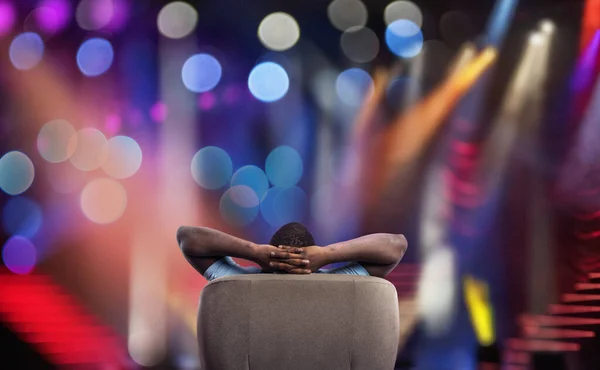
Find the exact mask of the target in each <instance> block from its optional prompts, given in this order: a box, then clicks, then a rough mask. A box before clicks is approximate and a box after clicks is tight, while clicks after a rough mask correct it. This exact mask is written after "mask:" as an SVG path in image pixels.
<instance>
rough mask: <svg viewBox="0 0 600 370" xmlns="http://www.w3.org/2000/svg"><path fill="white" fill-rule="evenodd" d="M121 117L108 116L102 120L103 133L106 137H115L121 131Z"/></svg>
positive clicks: (115, 115) (116, 115)
mask: <svg viewBox="0 0 600 370" xmlns="http://www.w3.org/2000/svg"><path fill="white" fill-rule="evenodd" d="M121 124H122V122H121V116H119V115H118V114H114V113H113V114H109V115H108V116H106V119H105V120H104V132H106V133H107V134H108V135H116V134H117V133H118V132H119V131H121Z"/></svg>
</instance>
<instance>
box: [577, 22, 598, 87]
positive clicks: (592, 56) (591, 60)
mask: <svg viewBox="0 0 600 370" xmlns="http://www.w3.org/2000/svg"><path fill="white" fill-rule="evenodd" d="M599 53H600V30H598V31H596V33H595V34H594V38H593V39H592V41H591V42H590V44H589V45H588V47H587V48H586V49H585V51H584V52H583V54H582V55H581V56H580V58H579V61H578V65H577V70H576V71H575V75H574V76H573V80H572V84H573V89H574V90H576V91H579V90H584V89H586V88H588V87H590V86H591V84H592V83H593V81H594V79H593V78H592V77H593V75H594V70H595V67H596V60H597V58H598V54H599Z"/></svg>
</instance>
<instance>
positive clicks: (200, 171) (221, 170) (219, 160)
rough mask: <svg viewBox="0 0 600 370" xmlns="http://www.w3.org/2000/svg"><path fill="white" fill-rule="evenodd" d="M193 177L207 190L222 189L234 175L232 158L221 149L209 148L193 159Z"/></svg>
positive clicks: (198, 153) (201, 150)
mask: <svg viewBox="0 0 600 370" xmlns="http://www.w3.org/2000/svg"><path fill="white" fill-rule="evenodd" d="M191 170H192V177H193V178H194V180H195V181H196V183H198V185H200V186H202V187H203V188H205V189H209V190H215V189H220V188H222V187H223V186H225V185H227V184H228V183H229V180H230V179H231V174H232V173H233V162H232V161H231V157H229V154H227V152H226V151H224V150H223V149H221V148H218V147H216V146H207V147H205V148H202V149H200V150H199V151H198V152H197V153H196V154H194V157H193V158H192V164H191Z"/></svg>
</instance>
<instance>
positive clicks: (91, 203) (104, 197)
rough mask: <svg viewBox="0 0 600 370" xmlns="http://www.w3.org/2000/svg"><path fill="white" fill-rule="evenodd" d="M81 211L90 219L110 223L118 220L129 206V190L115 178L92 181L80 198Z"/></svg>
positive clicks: (98, 222)
mask: <svg viewBox="0 0 600 370" xmlns="http://www.w3.org/2000/svg"><path fill="white" fill-rule="evenodd" d="M80 206H81V211H82V212H83V214H84V215H85V217H87V218H88V219H89V220H90V221H92V222H95V223H97V224H109V223H111V222H114V221H116V220H118V219H119V218H120V217H121V216H122V215H123V212H125V208H126V207H127V192H126V191H125V188H123V185H121V184H120V183H118V182H117V181H115V180H113V179H106V178H101V179H95V180H92V181H90V182H89V183H88V184H87V185H86V186H85V188H83V191H82V192H81V198H80Z"/></svg>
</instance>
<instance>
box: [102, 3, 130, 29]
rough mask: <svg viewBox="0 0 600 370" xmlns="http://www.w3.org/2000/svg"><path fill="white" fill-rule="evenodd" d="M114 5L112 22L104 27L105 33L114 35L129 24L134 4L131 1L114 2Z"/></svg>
mask: <svg viewBox="0 0 600 370" xmlns="http://www.w3.org/2000/svg"><path fill="white" fill-rule="evenodd" d="M112 3H113V4H112V5H113V14H112V17H111V19H110V22H109V23H108V24H107V25H106V26H105V27H103V31H106V32H111V33H114V32H118V31H121V30H122V29H123V28H124V27H125V25H126V24H127V20H128V19H129V13H130V7H131V3H132V2H130V1H129V0H112Z"/></svg>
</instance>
